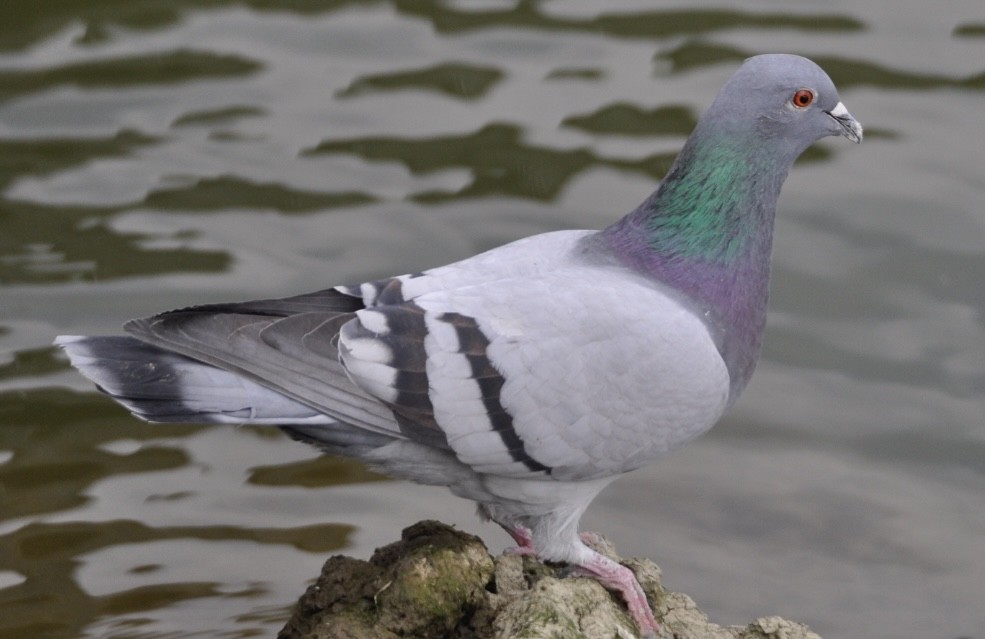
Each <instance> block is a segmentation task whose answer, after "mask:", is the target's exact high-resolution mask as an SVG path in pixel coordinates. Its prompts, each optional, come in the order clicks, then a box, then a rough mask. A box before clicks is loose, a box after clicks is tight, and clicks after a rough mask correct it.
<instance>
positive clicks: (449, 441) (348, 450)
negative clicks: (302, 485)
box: [56, 54, 862, 637]
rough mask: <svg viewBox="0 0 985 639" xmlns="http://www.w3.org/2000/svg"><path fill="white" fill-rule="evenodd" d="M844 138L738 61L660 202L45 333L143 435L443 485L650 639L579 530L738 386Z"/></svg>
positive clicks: (804, 83)
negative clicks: (794, 234)
mask: <svg viewBox="0 0 985 639" xmlns="http://www.w3.org/2000/svg"><path fill="white" fill-rule="evenodd" d="M834 135H841V136H844V137H846V138H848V139H849V140H851V141H853V142H856V143H858V142H861V140H862V127H861V125H860V124H859V123H858V122H857V121H856V120H855V118H853V117H852V115H851V114H850V113H849V112H848V110H847V109H846V108H845V106H844V104H842V102H841V100H840V98H839V96H838V92H837V90H836V89H835V86H834V84H833V83H832V81H831V79H830V78H829V77H828V76H827V75H826V74H825V73H824V71H823V70H821V69H820V68H819V67H818V66H817V65H816V64H814V63H813V62H811V61H810V60H807V59H805V58H802V57H798V56H794V55H785V54H783V55H781V54H777V55H760V56H756V57H753V58H750V59H748V60H746V61H745V62H744V63H743V64H742V65H741V66H740V67H739V69H738V70H737V71H736V72H735V74H734V75H733V76H732V77H731V78H730V79H729V80H728V81H727V82H726V84H725V86H724V87H723V88H722V89H721V91H720V92H719V94H718V96H717V97H716V98H715V100H714V102H713V103H712V105H711V107H710V108H709V109H708V110H707V112H706V113H705V114H704V115H703V116H702V117H701V118H700V120H699V122H698V124H697V126H696V128H695V130H694V131H693V133H692V134H691V135H690V137H689V138H688V139H687V142H686V143H685V145H684V147H683V149H682V150H681V152H680V154H679V155H678V157H677V159H676V160H675V162H674V164H673V166H672V167H671V169H670V171H669V172H668V174H667V176H666V178H665V179H664V180H663V181H662V183H661V185H660V187H659V189H658V190H657V191H656V192H655V193H653V194H652V195H651V196H650V197H648V198H647V199H646V200H645V201H644V202H643V203H642V204H640V205H639V206H638V207H637V208H636V209H635V210H633V211H631V212H630V213H629V214H628V215H626V216H625V217H623V218H622V219H621V220H619V221H618V222H616V223H614V224H613V225H611V226H609V227H607V228H605V229H602V230H566V231H556V232H551V233H544V234H541V235H535V236H533V237H528V238H525V239H521V240H518V241H515V242H513V243H510V244H507V245H505V246H501V247H499V248H495V249H492V250H490V251H487V252H485V253H482V254H480V255H476V256H474V257H471V258H468V259H465V260H462V261H460V262H455V263H453V264H449V265H447V266H440V267H437V268H432V269H429V270H426V271H423V272H420V273H414V274H409V275H400V276H396V277H390V278H386V279H381V280H376V281H371V282H364V283H362V284H357V285H350V286H336V287H334V288H329V289H326V290H322V291H318V292H315V293H309V294H305V295H298V296H295V297H286V298H282V299H265V300H258V301H252V302H238V303H220V304H211V305H205V306H197V307H191V308H185V309H180V310H175V311H170V312H166V313H162V314H160V315H156V316H154V317H150V318H146V319H137V320H132V321H130V322H129V323H127V324H126V326H125V330H126V332H127V333H129V336H103V337H78V336H62V337H59V338H58V339H57V340H56V343H57V344H58V345H60V346H61V347H62V348H63V349H64V350H65V352H66V353H67V354H68V357H69V358H70V360H71V363H72V364H73V365H74V366H75V367H76V368H78V369H79V370H80V371H81V372H82V373H83V374H84V375H86V376H87V377H89V378H90V379H91V380H92V381H94V382H95V383H96V384H97V385H98V386H99V388H100V389H101V390H103V391H104V392H106V393H108V394H109V395H110V396H112V397H113V398H114V399H115V400H116V401H118V402H119V403H120V404H122V405H123V406H125V407H126V408H127V409H129V410H130V411H131V412H133V413H134V414H135V415H136V416H137V417H140V418H141V419H144V420H147V421H151V422H198V423H228V424H241V423H253V424H271V425H274V426H278V427H280V428H282V429H283V430H284V431H286V432H287V433H288V434H289V435H291V436H292V437H294V438H296V439H298V440H302V441H305V442H308V443H311V444H314V445H315V446H317V447H319V448H320V449H322V450H323V451H326V452H328V453H331V454H337V455H344V456H349V457H355V458H358V459H360V460H363V461H364V462H365V463H367V464H368V465H369V466H370V467H372V468H374V469H377V470H379V471H381V472H383V473H385V474H388V475H391V476H393V477H397V478H402V479H408V480H411V481H415V482H419V483H422V484H430V485H438V486H446V487H448V488H450V489H451V491H452V492H453V493H455V494H456V495H459V496H461V497H465V498H467V499H471V500H474V501H475V502H477V504H478V511H479V514H480V516H482V517H485V518H488V519H491V520H493V521H495V522H496V523H497V524H499V525H500V526H501V527H503V528H504V529H505V530H506V531H507V532H508V533H509V534H510V535H511V536H512V537H513V539H514V540H515V541H516V543H517V548H516V549H515V551H516V552H521V553H527V554H535V555H536V556H537V557H539V558H541V559H543V560H546V561H553V562H566V563H568V564H570V565H571V566H572V568H573V570H575V571H576V572H578V573H579V574H584V575H590V576H592V577H594V578H596V579H598V580H599V581H600V582H601V583H602V584H603V585H604V586H606V587H607V588H609V589H611V590H614V591H616V592H618V593H619V594H621V596H622V597H623V598H624V600H625V602H626V604H627V606H628V610H629V613H630V615H631V616H632V617H633V619H634V620H635V621H636V623H637V624H638V626H639V628H640V630H641V632H642V633H643V634H644V635H645V636H647V637H653V636H655V634H656V633H657V632H658V631H659V628H658V625H657V622H656V620H655V619H654V616H653V613H652V611H651V609H650V606H649V604H648V603H647V600H646V597H645V595H644V593H643V591H642V589H641V588H640V586H639V584H638V583H637V581H636V579H635V577H634V576H633V574H632V572H630V570H629V569H628V568H626V567H624V566H622V565H620V564H618V563H616V562H615V561H613V560H611V559H608V558H606V557H604V556H603V555H601V554H600V553H598V552H596V551H594V550H592V549H591V548H589V546H588V545H586V544H585V543H584V542H583V540H582V538H581V537H580V536H579V533H578V522H579V519H580V517H581V515H582V513H583V512H584V511H585V509H586V508H587V507H588V504H589V503H590V502H591V501H592V499H594V498H595V496H596V495H597V494H598V493H599V492H600V491H601V490H602V489H603V488H605V486H606V485H608V484H609V483H610V482H612V481H613V480H614V479H616V478H617V477H618V476H620V475H621V474H623V473H626V472H629V471H631V470H633V469H636V468H639V467H641V466H644V465H646V464H649V463H650V462H652V461H654V460H655V459H657V458H659V457H661V456H662V455H664V454H665V453H667V452H668V451H670V450H673V449H675V448H677V447H679V446H681V445H682V444H684V443H686V442H688V441H689V440H691V439H693V438H695V437H697V436H698V435H700V434H702V433H704V432H705V431H707V430H708V429H709V428H711V427H712V425H714V424H715V422H716V421H718V419H719V418H720V417H721V416H722V414H723V413H724V412H725V410H726V409H727V408H728V407H729V406H731V405H732V404H734V403H735V401H736V399H737V398H738V397H739V394H740V393H741V392H742V390H743V389H744V388H745V386H746V384H747V383H748V381H749V377H750V375H752V372H753V368H754V367H755V365H756V360H757V358H758V356H759V351H760V343H761V340H762V335H763V328H764V325H765V320H766V302H767V294H768V283H769V271H770V251H771V244H772V237H773V218H774V213H775V210H776V202H777V197H778V196H779V194H780V187H781V185H782V184H783V181H784V179H785V178H786V176H787V173H788V172H789V170H790V168H791V165H792V164H793V162H794V160H795V159H796V158H797V157H798V156H799V155H800V154H801V153H802V152H803V151H804V150H805V149H806V148H807V147H808V146H810V145H811V144H813V143H814V142H816V141H817V140H819V139H820V138H823V137H825V136H834Z"/></svg>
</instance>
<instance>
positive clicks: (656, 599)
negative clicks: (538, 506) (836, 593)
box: [278, 521, 820, 639]
mask: <svg viewBox="0 0 985 639" xmlns="http://www.w3.org/2000/svg"><path fill="white" fill-rule="evenodd" d="M593 545H594V546H595V547H596V549H597V550H599V551H601V552H603V553H605V554H607V555H609V556H611V557H613V558H615V559H617V560H619V561H621V562H622V563H623V564H624V565H626V566H628V567H629V568H630V569H631V570H632V571H633V572H634V573H635V574H636V576H637V578H638V579H639V581H640V584H641V585H642V586H643V589H644V591H646V594H647V597H648V598H649V599H650V602H651V604H652V605H653V608H654V612H655V614H656V617H657V620H658V621H659V622H660V624H661V626H662V629H663V634H662V636H663V637H664V638H666V639H670V638H675V639H685V638H686V639H820V637H818V636H817V635H816V634H814V633H813V632H811V631H810V630H809V629H808V628H807V626H804V625H803V624H799V623H795V622H792V621H787V620H786V619H781V618H780V617H763V618H760V619H757V620H756V621H754V622H753V623H751V624H749V625H748V626H746V627H744V628H742V627H739V626H728V627H722V626H718V625H715V624H713V623H710V622H709V621H708V618H707V616H705V614H704V613H702V612H701V610H700V609H698V607H697V605H696V604H695V603H694V601H692V600H691V598H690V597H688V596H687V595H685V594H681V593H675V592H668V591H666V590H664V588H663V586H662V585H661V583H660V569H659V568H658V567H657V566H656V565H655V564H654V563H653V562H651V561H649V560H647V559H625V560H622V559H619V558H618V557H616V556H615V553H614V551H613V549H612V547H611V546H610V545H609V544H608V542H606V541H605V540H604V539H603V538H601V537H598V538H597V539H596V540H594V542H593ZM637 636H638V635H637V632H636V627H635V625H634V624H633V622H632V620H631V619H630V618H629V616H628V615H627V614H626V611H625V609H624V608H623V606H622V603H621V602H620V601H619V600H618V599H617V598H615V597H613V596H612V594H611V593H609V592H608V591H606V590H605V589H604V588H602V586H600V585H599V584H598V582H596V581H594V580H592V579H586V578H579V577H566V576H565V568H564V567H563V566H553V565H545V564H543V563H541V562H540V561H537V560H536V559H534V558H532V557H521V556H519V555H512V554H504V555H501V556H500V557H496V558H493V557H491V556H490V555H489V551H488V550H487V549H486V547H485V544H483V543H482V541H481V540H480V539H479V538H478V537H475V536H473V535H469V534H467V533H464V532H460V531H457V530H455V529H454V528H451V527H450V526H447V525H445V524H442V523H439V522H435V521H422V522H419V523H417V524H414V525H413V526H410V527H409V528H407V529H406V530H404V531H403V535H402V538H401V540H400V541H398V542H395V543H393V544H390V545H388V546H384V547H383V548H380V549H378V550H377V551H376V552H375V553H374V554H373V556H372V558H371V559H370V560H369V561H363V560H359V559H353V558H351V557H345V556H342V555H336V556H334V557H331V558H330V559H329V560H328V561H326V562H325V565H324V566H323V567H322V571H321V575H320V576H319V577H318V580H317V581H316V583H315V584H314V585H312V586H311V587H309V588H308V590H307V591H306V592H305V593H304V595H302V597H301V598H300V600H299V601H298V603H297V605H296V606H295V609H294V612H293V614H292V615H291V618H290V620H289V621H288V622H287V625H286V626H284V629H283V630H281V632H280V633H279V634H278V639H398V638H400V639H631V638H634V637H637Z"/></svg>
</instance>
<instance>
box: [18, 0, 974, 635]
mask: <svg viewBox="0 0 985 639" xmlns="http://www.w3.org/2000/svg"><path fill="white" fill-rule="evenodd" d="M600 7H604V11H603V9H602V8H600ZM763 51H792V52H798V53H802V54H806V55H809V56H811V57H812V58H814V59H816V60H817V61H819V62H820V63H821V64H822V65H823V66H824V67H825V68H827V69H828V70H829V72H830V73H831V74H832V76H833V77H834V79H835V81H836V83H838V85H839V86H840V88H841V93H842V97H843V99H844V100H845V102H846V104H847V105H848V106H849V108H850V109H851V110H852V112H853V113H854V114H855V115H856V116H857V117H858V118H859V119H860V120H861V121H862V122H863V123H864V124H865V125H866V141H865V143H864V144H863V145H862V146H861V147H855V146H853V145H851V144H848V143H846V142H845V141H844V140H835V139H829V140H826V141H824V142H822V143H821V144H820V145H818V147H817V148H816V149H815V150H814V151H813V152H811V153H810V154H809V155H808V156H807V157H806V158H805V159H804V161H802V162H801V163H800V164H799V165H798V166H797V167H796V168H795V170H794V172H793V174H792V176H791V178H790V180H789V181H788V183H787V185H786V187H785V189H784V194H783V197H782V198H781V203H780V212H779V220H778V225H777V233H776V240H775V247H776V251H775V260H774V263H775V272H774V285H773V298H772V306H771V314H770V318H769V323H770V326H769V332H768V335H767V340H766V351H765V355H764V359H763V362H762V363H761V365H760V368H759V370H758V372H757V375H756V377H755V378H754V379H753V381H752V384H751V385H750V387H749V389H748V391H747V393H746V395H745V396H744V397H743V399H742V400H741V401H740V402H739V404H738V405H737V406H736V408H735V410H734V411H733V412H732V413H731V415H730V416H729V417H728V418H727V419H726V420H725V421H723V422H722V423H721V424H720V425H719V426H718V427H717V428H716V429H715V430H714V431H712V433H711V434H709V435H707V436H706V437H704V438H702V439H701V440H699V441H698V442H695V443H694V444H692V445H691V446H689V447H688V448H687V449H685V450H684V451H681V452H680V453H678V454H677V455H675V456H672V457H671V458H669V459H667V460H666V461H665V462H663V463H660V464H658V465H656V466H654V467H652V468H649V469H646V470H644V471H641V472H638V473H636V474H634V475H631V476H629V477H626V478H624V479H622V480H621V481H619V482H617V483H616V484H615V485H614V486H613V487H611V488H610V489H609V490H608V491H607V492H606V493H604V494H603V496H602V497H601V498H600V499H599V500H598V501H597V502H596V503H595V504H594V505H593V507H592V508H591V510H590V511H589V513H588V515H587V516H586V518H585V521H584V525H585V527H586V528H588V529H597V530H601V531H604V532H605V533H607V534H608V535H609V536H610V537H612V538H613V539H614V540H615V542H616V543H617V545H618V547H619V549H620V550H621V551H622V552H623V553H625V554H638V555H646V556H649V557H651V558H653V559H655V560H656V561H657V562H658V563H660V565H661V566H662V568H663V570H664V574H665V579H666V581H667V583H668V584H669V585H670V586H671V587H673V588H675V589H681V590H685V591H687V592H689V593H690V594H692V595H693V596H694V597H695V598H696V599H698V600H699V602H700V603H701V604H702V605H703V607H704V608H705V609H706V610H707V611H708V612H709V613H710V614H712V616H713V618H714V619H715V620H717V621H718V622H720V623H745V622H747V621H749V620H751V619H753V618H754V617H756V616H759V615H764V614H782V615H785V616H789V617H791V618H795V619H798V620H802V621H806V622H807V623H809V624H810V625H811V626H812V627H813V628H814V629H815V630H817V631H818V632H820V633H821V634H822V635H824V636H826V637H856V638H861V639H881V638H887V639H888V638H898V637H914V638H920V639H925V638H942V639H956V638H958V637H976V638H982V637H985V612H983V608H982V606H981V597H982V594H981V593H982V590H983V586H985V552H983V549H985V545H983V539H985V504H983V501H985V498H983V495H985V426H983V421H985V419H983V415H985V411H983V399H982V394H983V393H982V391H983V389H985V366H983V364H985V315H983V308H985V292H983V291H985V287H983V286H982V283H981V278H982V274H983V273H985V253H983V251H982V246H983V244H985V210H983V207H982V204H981V202H982V195H983V193H985V178H983V176H982V170H981V167H982V159H983V158H982V152H981V134H980V131H981V120H982V97H983V95H982V94H983V89H985V62H983V60H985V55H983V53H985V11H983V9H982V6H981V3H980V2H978V1H977V0H976V1H963V2H962V1H956V2H950V3H947V4H945V5H939V6H938V5H931V4H927V3H925V2H919V3H918V2H914V1H907V2H894V3H891V4H890V3H886V2H878V1H877V0H853V1H852V2H848V1H841V2H827V3H811V4H808V3H800V4H798V5H796V6H792V7H788V6H787V5H782V6H781V5H779V4H777V3H772V2H766V1H765V0H764V1H761V2H753V1H745V2H736V3H724V2H717V3H716V2H711V1H706V2H692V3H684V2H681V3H678V4H676V5H662V4H661V5H659V6H657V4H656V3H649V2H642V1H637V2H631V1H629V0H625V1H623V0H620V1H610V2H607V3H599V2H595V3H590V2H583V1H574V0H570V1H568V2H534V1H528V2H517V3H513V2H501V1H498V0H486V1H481V2H480V1H478V0H476V1H471V0H447V1H445V2H439V1H437V0H434V1H426V0H417V1H414V2H410V1H400V0H393V1H390V2H384V1H379V2H357V1H350V2H342V1H334V2H333V1H329V0H325V1H324V2H315V1H310V2H302V1H293V2H292V1H290V0H281V1H277V0H271V1H266V2H261V1H259V0H239V1H235V0H180V1H178V0H176V1H173V2H169V3H158V2H153V1H150V0H130V1H129V2H126V3H118V2H111V1H109V0H87V1H76V2H62V3H49V6H45V7H44V9H41V8H38V7H37V6H36V5H35V4H34V3H29V2H20V1H16V0H7V1H6V2H5V3H4V4H3V7H2V8H0V188H2V200H0V353H2V356H0V357H2V359H0V638H4V639H5V638H7V637H18V638H20V637H53V638H58V637H82V636H84V637H114V638H121V639H122V638H124V637H132V638H137V637H140V638H150V637H177V636H181V637H250V636H272V635H274V634H275V633H276V631H277V629H279V627H280V626H281V624H282V623H283V621H284V618H285V615H286V611H287V609H288V608H289V606H290V605H291V603H292V602H293V601H294V599H295V598H296V597H297V596H298V595H300V593H301V592H302V591H303V588H304V586H305V585H306V583H307V580H309V579H310V578H313V577H314V576H315V575H316V574H317V572H318V569H319V567H320V565H321V562H322V561H323V560H324V558H325V557H327V556H328V555H329V554H332V553H335V552H345V553H347V554H354V555H357V556H366V555H368V553H369V552H370V551H371V550H372V548H373V547H374V546H376V545H378V544H381V543H385V542H387V541H390V540H393V539H395V538H396V537H397V536H398V534H399V530H400V529H401V528H402V527H403V526H406V525H408V524H410V523H412V522H414V521H416V520H418V519H421V518H424V517H436V518H441V519H443V520H445V521H450V522H453V523H455V524H457V525H459V526H461V527H463V528H465V529H467V530H470V531H474V532H478V533H479V534H481V535H483V537H484V538H485V539H486V540H487V542H488V543H489V545H490V547H491V548H492V549H493V550H498V549H501V548H502V547H503V546H505V545H506V542H507V539H506V538H505V535H503V534H502V533H501V532H500V531H498V530H496V529H495V528H492V527H489V526H485V525H480V524H479V523H478V521H477V520H476V519H474V518H473V517H472V515H471V506H470V505H469V504H467V503H465V502H462V501H459V500H456V499H455V498H453V497H451V496H450V495H447V494H445V493H444V492H443V491H440V490H437V489H429V488H422V487H416V486H409V485H406V484H403V483H398V482H382V481H380V478H378V477H375V476H373V475H372V474H370V473H368V472H367V471H365V470H364V469H363V468H361V467H360V466H359V465H358V464H354V463H351V462H343V461H339V460H334V459H330V458H319V457H317V456H315V455H314V454H313V452H312V451H311V450H309V449H308V448H306V447H304V446H301V445H298V444H295V443H293V442H290V441H288V440H286V439H285V438H284V437H282V436H280V435H279V434H277V433H274V432H270V431H264V430H260V429H253V428H242V429H235V428H218V427H217V428H204V427H195V426H180V427H178V426H166V427H162V426H150V425H145V424H141V423H138V422H136V421H135V420H133V419H132V418H130V417H128V416H127V415H125V414H124V413H123V411H122V410H120V409H119V408H117V407H116V406H115V405H113V404H112V403H111V402H110V401H109V400H107V399H105V398H103V397H102V396H100V395H98V394H97V393H95V392H94V391H93V390H92V388H91V387H90V386H88V385H87V384H86V383H85V382H84V381H83V380H82V379H81V378H80V377H79V376H78V375H76V374H74V373H72V372H71V371H69V370H68V368H67V365H66V363H65V362H64V360H63V359H62V358H61V357H60V356H59V355H58V354H57V353H55V352H54V350H53V349H52V348H51V347H50V346H49V344H50V342H51V339H52V337H53V336H54V335H56V334H60V333H67V334H85V333H110V332H115V331H117V330H118V326H119V324H120V323H121V322H122V321H123V320H125V319H127V318H130V317H134V316H140V315H146V314H151V313H153V312H155V311H159V310H162V309H168V308H173V307H178V306H184V305H188V304H193V303H198V302H205V301H215V300H236V299H249V298H257V297H265V296H275V295H287V294H291V293H299V292H303V291H307V290H314V289H317V288H322V287H325V286H327V285H331V284H336V283H340V282H351V281H361V280H363V279H366V278H371V277H375V276H382V275H388V274H392V273H399V272H407V271H414V270H417V269H421V268H425V267H427V266H431V265H435V264H440V263H443V262H445V261H448V260H452V259H456V258H461V257H465V256H467V255H470V254H472V253H474V252H476V251H479V250H482V249H485V248H489V247H492V246H495V245H497V244H500V243H503V242H506V241H509V240H511V239H514V238H517V237H521V236H524V235H528V234H531V233H535V232H539V231H544V230H550V229H557V228H571V227H576V228H583V227H599V226H602V225H605V224H607V223H609V222H610V221H612V220H614V219H616V218H617V217H618V216H620V215H621V214H622V213H624V212H625V211H627V210H629V209H630V208H632V207H633V206H635V204H636V203H637V202H638V201H639V200H641V199H642V198H643V197H645V196H646V195H647V194H648V193H649V192H650V191H651V190H652V188H653V186H654V184H655V183H656V181H657V180H658V179H659V177H660V176H661V175H662V174H663V172H664V171H665V170H666V168H667V165H668V162H669V160H670V158H671V157H672V156H673V154H674V152H675V151H676V150H677V149H678V148H679V147H680V145H681V143H682V141H683V138H684V136H685V135H686V133H687V131H688V130H689V129H690V127H691V126H692V125H693V122H694V118H695V117H696V116H697V114H698V113H700V110H701V109H702V108H703V107H704V106H706V105H707V103H708V102H709V100H710V99H711V97H712V96H713V94H714V93H715V91H716V90H717V89H718V87H719V86H720V84H721V83H722V82H723V81H724V79H725V78H726V77H727V76H728V75H729V74H730V73H731V72H732V71H733V70H734V69H735V67H736V66H737V65H738V63H739V62H740V61H741V60H742V59H743V58H744V57H746V56H748V55H752V54H754V53H758V52H763Z"/></svg>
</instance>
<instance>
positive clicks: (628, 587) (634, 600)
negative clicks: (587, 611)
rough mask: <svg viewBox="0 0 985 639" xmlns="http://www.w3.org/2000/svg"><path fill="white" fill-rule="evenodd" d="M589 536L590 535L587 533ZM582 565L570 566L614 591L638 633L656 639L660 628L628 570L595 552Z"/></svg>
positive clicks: (641, 590) (637, 582)
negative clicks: (620, 597) (622, 602)
mask: <svg viewBox="0 0 985 639" xmlns="http://www.w3.org/2000/svg"><path fill="white" fill-rule="evenodd" d="M589 534H590V533H589ZM592 554H593V556H592V557H591V558H589V559H588V561H586V562H585V563H583V564H579V565H578V566H572V568H573V569H574V571H576V572H579V573H581V574H583V575H585V576H587V577H593V578H594V579H597V580H598V582H599V583H600V584H602V585H603V586H605V587H606V588H608V589H609V590H614V591H616V592H618V593H619V594H621V595H622V598H623V600H624V601H625V602H626V607H627V608H628V609H629V616H630V617H632V618H633V621H635V622H636V625H637V626H639V629H640V632H642V633H643V637H645V638H646V639H656V636H657V633H658V632H660V626H659V625H658V624H657V620H656V619H655V618H654V616H653V611H652V610H650V604H649V602H648V601H647V600H646V595H645V594H644V593H643V588H642V587H641V586H640V582H639V581H637V580H636V576H635V575H634V574H633V571H632V570H630V569H629V568H627V567H625V566H623V565H622V564H619V563H617V562H615V561H613V560H611V559H609V558H608V557H605V556H603V555H600V554H598V553H596V552H593V553H592Z"/></svg>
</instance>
